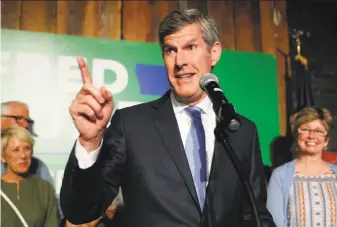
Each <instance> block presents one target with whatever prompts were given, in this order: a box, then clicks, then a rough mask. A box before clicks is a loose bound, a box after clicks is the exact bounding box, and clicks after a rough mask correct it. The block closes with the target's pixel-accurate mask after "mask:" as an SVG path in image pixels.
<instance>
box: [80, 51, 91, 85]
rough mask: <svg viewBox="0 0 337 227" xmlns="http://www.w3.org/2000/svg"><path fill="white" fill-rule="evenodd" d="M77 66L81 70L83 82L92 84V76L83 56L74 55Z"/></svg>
mask: <svg viewBox="0 0 337 227" xmlns="http://www.w3.org/2000/svg"><path fill="white" fill-rule="evenodd" d="M76 60H77V64H78V67H79V68H80V70H81V78H82V83H83V84H92V78H91V75H90V71H89V69H88V66H87V64H86V63H85V61H84V59H83V57H80V56H79V57H76Z"/></svg>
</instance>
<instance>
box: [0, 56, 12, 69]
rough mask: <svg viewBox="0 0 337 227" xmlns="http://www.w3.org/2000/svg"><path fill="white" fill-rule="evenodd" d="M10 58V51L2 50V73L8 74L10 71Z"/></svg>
mask: <svg viewBox="0 0 337 227" xmlns="http://www.w3.org/2000/svg"><path fill="white" fill-rule="evenodd" d="M9 59H10V53H9V52H1V67H0V68H1V74H3V75H6V74H8V73H9V67H8V61H9Z"/></svg>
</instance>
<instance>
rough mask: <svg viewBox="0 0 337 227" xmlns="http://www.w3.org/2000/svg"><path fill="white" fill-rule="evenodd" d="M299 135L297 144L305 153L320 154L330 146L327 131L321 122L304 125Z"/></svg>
mask: <svg viewBox="0 0 337 227" xmlns="http://www.w3.org/2000/svg"><path fill="white" fill-rule="evenodd" d="M298 133H299V134H298V141H297V142H298V146H299V148H300V150H301V152H303V153H308V154H320V153H322V151H323V150H324V148H325V147H326V146H327V145H328V142H329V141H328V138H327V130H326V129H325V127H324V125H323V124H322V121H321V120H314V121H311V122H308V123H305V124H302V125H301V126H300V127H299V129H298Z"/></svg>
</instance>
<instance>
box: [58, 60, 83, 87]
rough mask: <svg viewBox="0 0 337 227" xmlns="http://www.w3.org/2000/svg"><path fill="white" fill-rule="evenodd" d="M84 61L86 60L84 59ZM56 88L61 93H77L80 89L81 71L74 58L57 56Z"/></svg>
mask: <svg viewBox="0 0 337 227" xmlns="http://www.w3.org/2000/svg"><path fill="white" fill-rule="evenodd" d="M84 61H85V62H87V60H86V59H85V58H84ZM56 70H57V86H58V89H59V90H60V91H62V92H73V93H77V92H78V91H79V90H80V89H81V87H82V79H81V71H80V69H79V67H78V64H77V61H76V57H73V56H59V57H58V62H57V69H56Z"/></svg>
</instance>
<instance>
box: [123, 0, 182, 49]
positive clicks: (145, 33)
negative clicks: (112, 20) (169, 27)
mask: <svg viewBox="0 0 337 227" xmlns="http://www.w3.org/2000/svg"><path fill="white" fill-rule="evenodd" d="M123 4H124V5H123V36H124V39H126V40H130V41H143V42H157V40H158V38H157V30H158V26H159V23H160V21H161V20H162V19H163V18H164V17H165V16H166V15H167V14H168V13H169V12H170V11H172V10H175V9H177V7H178V5H177V2H176V1H124V2H123Z"/></svg>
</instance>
